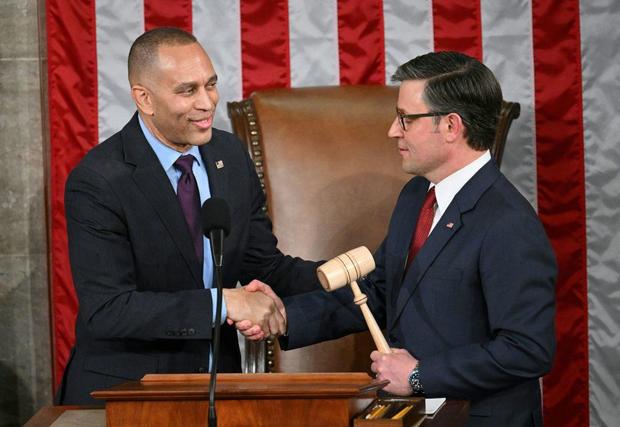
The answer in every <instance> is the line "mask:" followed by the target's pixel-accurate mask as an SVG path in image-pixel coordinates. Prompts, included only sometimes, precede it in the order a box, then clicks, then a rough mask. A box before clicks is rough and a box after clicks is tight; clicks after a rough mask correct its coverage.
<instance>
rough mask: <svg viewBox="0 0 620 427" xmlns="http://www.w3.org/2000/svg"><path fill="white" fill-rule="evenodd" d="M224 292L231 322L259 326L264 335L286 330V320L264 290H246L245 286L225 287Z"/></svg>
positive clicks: (280, 332)
mask: <svg viewBox="0 0 620 427" xmlns="http://www.w3.org/2000/svg"><path fill="white" fill-rule="evenodd" d="M272 292H273V291H272ZM223 294H224V301H225V303H226V311H227V314H228V322H229V323H232V322H241V323H239V325H240V326H247V325H248V324H250V325H252V326H258V327H259V328H260V331H261V333H263V334H264V335H281V334H283V333H284V332H285V331H286V320H285V318H284V317H283V316H282V314H281V312H280V310H279V308H278V306H277V305H276V301H274V299H273V298H271V297H269V296H267V295H265V294H264V293H262V292H249V291H246V290H245V288H241V289H224V290H223ZM274 295H275V294H274ZM276 298H277V297H276ZM278 301H279V298H278ZM280 304H281V301H280ZM242 321H247V322H245V323H243V322H242ZM255 335H256V334H255Z"/></svg>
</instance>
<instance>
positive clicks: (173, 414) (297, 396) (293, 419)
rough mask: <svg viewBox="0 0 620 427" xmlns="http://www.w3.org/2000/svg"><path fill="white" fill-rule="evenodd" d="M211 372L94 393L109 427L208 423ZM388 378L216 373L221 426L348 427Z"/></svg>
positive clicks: (152, 377)
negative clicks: (103, 405)
mask: <svg viewBox="0 0 620 427" xmlns="http://www.w3.org/2000/svg"><path fill="white" fill-rule="evenodd" d="M209 378H210V376H209V375H208V374H182V375H147V376H145V377H144V378H143V379H142V381H134V382H129V383H125V384H121V385H119V386H115V387H112V388H110V389H108V390H102V391H96V392H93V393H92V396H93V397H95V398H97V399H103V400H105V401H106V421H107V425H108V426H110V427H114V426H126V425H149V426H194V425H196V426H205V425H206V423H207V419H208V406H209ZM386 384H387V382H386V381H376V380H373V379H372V378H371V377H369V376H368V374H366V373H334V374H330V373H308V374H218V382H217V387H216V403H215V407H216V411H217V417H218V427H230V426H235V427H236V426H248V425H251V426H278V427H282V426H284V425H286V426H308V425H321V426H322V425H326V426H334V427H337V426H349V425H350V421H351V419H352V417H353V416H354V415H355V414H357V413H359V412H360V411H362V410H363V409H364V408H365V407H366V406H367V405H368V404H369V403H370V402H371V401H372V400H373V398H375V397H376V392H377V390H379V389H381V388H383V387H384V386H385V385H386Z"/></svg>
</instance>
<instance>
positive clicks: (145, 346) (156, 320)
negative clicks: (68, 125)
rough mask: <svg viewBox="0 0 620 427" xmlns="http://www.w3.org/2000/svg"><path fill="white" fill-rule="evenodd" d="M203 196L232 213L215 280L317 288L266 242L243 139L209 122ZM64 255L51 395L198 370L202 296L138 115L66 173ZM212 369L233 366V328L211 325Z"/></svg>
mask: <svg viewBox="0 0 620 427" xmlns="http://www.w3.org/2000/svg"><path fill="white" fill-rule="evenodd" d="M200 154H201V156H202V160H203V161H204V164H205V165H206V169H207V174H208V178H209V186H210V190H211V195H212V196H213V197H220V198H223V199H224V200H225V201H226V202H227V204H228V206H229V208H230V212H231V224H232V225H231V230H230V234H229V235H228V236H227V237H226V239H225V244H224V265H223V269H222V273H223V285H224V287H229V288H231V287H235V286H236V284H237V282H238V281H239V282H241V283H242V284H245V283H247V282H249V281H250V280H251V279H254V278H257V279H260V280H262V281H264V282H266V283H269V284H271V285H272V286H273V288H274V289H275V291H276V292H278V293H280V294H282V295H287V294H289V295H290V294H293V293H294V292H301V291H307V290H309V289H316V288H317V287H318V286H319V285H318V283H317V281H316V274H315V268H316V266H315V264H314V263H310V262H306V261H302V260H300V259H298V258H292V257H289V256H284V255H283V254H282V253H281V252H280V251H279V250H278V249H277V240H276V238H275V237H274V235H273V234H272V232H271V222H270V221H269V219H268V217H267V216H266V215H265V212H264V208H263V206H264V195H263V191H262V189H261V186H260V182H259V179H258V177H257V174H256V172H255V169H254V165H253V163H252V161H251V160H250V158H249V156H248V154H247V151H246V149H245V147H244V146H243V144H242V143H241V142H240V141H239V140H238V139H237V138H236V137H234V136H233V135H231V134H230V133H227V132H223V131H220V130H217V129H213V137H212V139H211V141H210V142H209V143H207V144H206V145H203V146H201V147H200ZM65 206H66V216H67V229H68V237H69V253H70V260H71V269H72V273H73V281H74V285H75V289H76V291H77V296H78V301H79V312H78V317H77V322H76V343H75V347H74V349H73V351H72V353H71V357H70V360H69V363H68V366H67V368H66V371H65V376H64V379H63V384H62V387H61V389H60V392H59V395H58V401H59V402H61V403H65V404H84V403H93V402H94V401H93V400H91V398H90V396H89V393H90V392H91V391H93V390H98V389H103V388H106V387H109V386H112V385H114V384H118V383H121V382H124V381H127V380H136V379H139V378H141V377H142V376H143V375H144V374H146V373H175V372H208V366H209V365H208V364H209V353H210V344H211V338H212V330H213V324H212V313H213V309H212V301H211V292H210V291H209V290H206V289H204V285H203V280H202V266H201V264H200V262H199V261H198V258H197V256H196V254H195V251H194V249H193V244H192V239H191V236H190V232H189V230H188V227H187V224H186V222H185V219H184V216H183V213H182V210H181V207H180V204H179V202H178V200H177V197H176V194H175V192H174V189H173V187H172V185H171V184H170V181H169V179H168V176H167V175H166V173H165V171H164V169H163V167H162V166H161V164H160V162H159V160H158V158H157V156H156V155H155V153H154V151H153V150H152V148H151V147H150V146H149V144H148V142H147V141H146V139H145V137H144V134H143V133H142V131H141V129H140V126H139V123H138V119H137V114H136V115H134V117H133V118H132V119H131V121H130V122H129V123H128V124H127V125H126V126H125V127H124V128H123V129H122V130H121V131H120V132H119V133H117V134H115V135H113V136H112V137H111V138H109V139H108V140H106V141H105V142H103V143H101V144H99V145H98V146H97V147H95V148H94V149H92V150H91V151H90V152H89V153H88V154H87V155H86V156H85V157H84V159H83V160H82V161H81V162H80V163H79V164H78V166H77V167H76V168H75V169H74V170H73V171H72V172H71V174H70V176H69V178H68V181H67V185H66V193H65ZM220 349H221V350H220V351H221V353H220V358H219V371H223V372H238V371H240V354H239V347H238V344H237V335H236V331H235V330H234V328H232V327H230V326H228V325H227V324H224V325H222V333H221V346H220Z"/></svg>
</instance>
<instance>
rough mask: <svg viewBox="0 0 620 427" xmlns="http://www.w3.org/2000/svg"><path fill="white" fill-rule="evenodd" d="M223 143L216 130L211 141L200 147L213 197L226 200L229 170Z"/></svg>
mask: <svg viewBox="0 0 620 427" xmlns="http://www.w3.org/2000/svg"><path fill="white" fill-rule="evenodd" d="M222 143H223V141H222V139H221V138H220V137H219V136H218V134H217V131H215V130H214V132H213V138H212V139H211V141H209V143H208V144H205V145H202V146H201V147H200V154H201V156H202V160H203V161H204V164H205V166H206V168H207V175H208V176H209V189H210V191H211V197H220V198H225V197H226V195H227V194H228V192H227V188H228V180H227V179H226V177H227V172H228V169H227V168H226V163H227V162H226V159H225V158H224V156H223V154H222V153H223V151H222V150H221V144H222Z"/></svg>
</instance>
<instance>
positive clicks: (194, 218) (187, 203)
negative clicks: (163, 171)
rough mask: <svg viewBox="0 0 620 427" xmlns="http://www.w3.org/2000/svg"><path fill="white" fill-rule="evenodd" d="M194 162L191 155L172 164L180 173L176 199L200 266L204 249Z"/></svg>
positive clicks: (181, 157)
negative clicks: (193, 167) (193, 170)
mask: <svg viewBox="0 0 620 427" xmlns="http://www.w3.org/2000/svg"><path fill="white" fill-rule="evenodd" d="M194 160H196V158H195V157H194V156H192V155H191V154H190V155H187V156H180V157H179V158H178V159H177V161H176V162H174V167H175V168H176V169H177V170H179V171H181V177H180V178H179V182H178V184H177V197H178V198H179V203H181V209H182V210H183V215H185V221H186V222H187V226H188V227H189V232H190V234H191V236H192V240H193V241H194V249H195V250H196V256H197V257H198V261H200V265H201V266H202V260H203V257H204V249H203V240H202V233H201V232H200V195H199V194H198V184H196V177H194V173H193V172H192V164H193V163H194Z"/></svg>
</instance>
